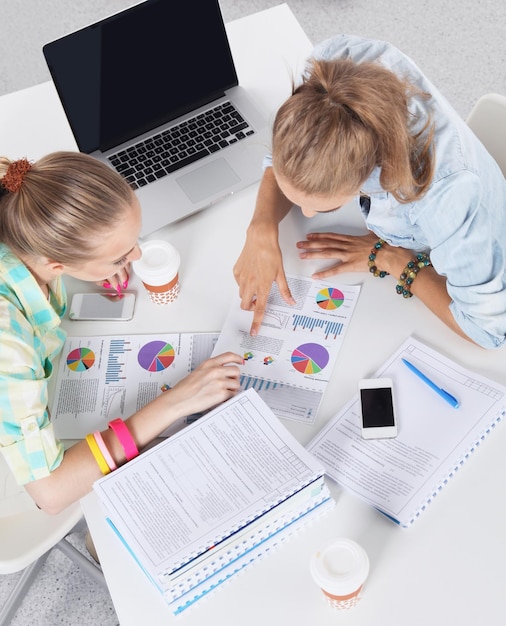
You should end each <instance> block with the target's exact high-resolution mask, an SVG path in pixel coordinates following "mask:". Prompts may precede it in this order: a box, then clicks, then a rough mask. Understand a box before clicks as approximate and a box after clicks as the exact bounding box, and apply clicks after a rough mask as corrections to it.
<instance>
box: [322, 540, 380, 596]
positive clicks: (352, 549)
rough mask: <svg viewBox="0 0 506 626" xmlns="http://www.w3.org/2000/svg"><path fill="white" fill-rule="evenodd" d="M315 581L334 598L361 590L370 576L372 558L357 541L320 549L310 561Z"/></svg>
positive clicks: (338, 542) (346, 541) (334, 544)
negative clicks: (370, 558)
mask: <svg viewBox="0 0 506 626" xmlns="http://www.w3.org/2000/svg"><path fill="white" fill-rule="evenodd" d="M310 567H311V575H312V576H313V580H314V581H315V582H316V584H318V585H319V586H320V587H321V588H322V589H324V590H325V591H326V592H327V593H329V594H331V595H333V596H345V595H348V594H350V593H353V592H354V591H356V590H357V589H358V588H359V587H361V586H362V585H363V584H364V582H365V580H366V578H367V575H368V574H369V558H368V557H367V553H366V552H365V550H364V549H363V548H362V546H360V545H359V544H358V543H356V542H355V541H352V540H351V539H347V538H340V539H336V540H334V541H332V542H331V543H329V544H326V545H325V546H323V547H322V548H320V549H319V550H318V551H317V552H316V553H315V554H314V555H313V557H312V559H311V565H310Z"/></svg>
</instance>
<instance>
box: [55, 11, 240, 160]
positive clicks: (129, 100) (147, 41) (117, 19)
mask: <svg viewBox="0 0 506 626" xmlns="http://www.w3.org/2000/svg"><path fill="white" fill-rule="evenodd" d="M43 52H44V56H45V58H46V62H47V64H48V67H49V70H50V72H51V76H52V78H53V81H54V83H55V86H56V89H57V91H58V94H59V96H60V99H61V101H62V104H63V107H64V109H65V113H66V115H67V119H68V121H69V123H70V126H71V128H72V132H73V133H74V138H75V140H76V143H77V145H78V147H79V150H80V151H81V152H86V153H91V152H94V151H95V150H97V149H101V150H103V151H105V150H108V149H110V148H113V147H115V146H117V145H119V144H121V143H122V142H124V141H128V140H129V139H132V138H133V137H136V136H137V135H140V134H142V133H144V132H147V131H149V130H151V129H153V128H155V127H157V126H159V125H160V124H163V123H165V122H168V121H170V120H172V119H174V118H176V117H178V116H179V115H183V114H185V113H187V112H189V111H192V110H193V109H195V108H197V107H199V106H202V105H204V104H206V103H207V102H210V101H212V100H214V99H215V98H217V97H219V96H221V95H222V94H223V92H224V91H225V90H226V89H229V88H230V87H233V86H235V85H237V75H236V72H235V68H234V64H233V60H232V55H231V52H230V47H229V44H228V40H227V36H226V32H225V27H224V24H223V19H222V16H221V11H220V8H219V5H218V0H181V1H179V0H178V1H177V2H172V1H171V0H146V1H145V2H142V3H141V4H139V5H136V6H134V7H132V8H131V9H127V10H126V11H123V12H121V13H119V14H117V15H115V16H113V17H110V18H107V19H105V20H102V21H100V22H98V23H97V24H94V25H92V26H88V27H86V28H83V29H82V30H79V31H77V32H75V33H72V34H70V35H67V36H65V37H63V38H61V39H58V40H56V41H54V42H52V43H49V44H46V45H45V46H44V48H43Z"/></svg>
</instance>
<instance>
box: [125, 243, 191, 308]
mask: <svg viewBox="0 0 506 626" xmlns="http://www.w3.org/2000/svg"><path fill="white" fill-rule="evenodd" d="M140 249H141V252H142V256H141V258H140V259H139V260H137V261H134V262H133V263H132V267H133V270H134V272H135V273H136V274H137V276H138V277H139V278H140V279H141V281H142V284H143V285H144V287H145V288H146V291H147V292H148V294H149V297H150V298H151V300H152V302H154V303H155V304H168V303H169V302H173V301H174V300H175V299H176V298H177V296H178V294H179V265H180V263H181V258H180V256H179V252H178V251H177V250H176V248H174V246H172V245H171V244H170V243H168V242H167V241H163V240H161V239H152V240H150V241H145V242H143V243H142V244H140Z"/></svg>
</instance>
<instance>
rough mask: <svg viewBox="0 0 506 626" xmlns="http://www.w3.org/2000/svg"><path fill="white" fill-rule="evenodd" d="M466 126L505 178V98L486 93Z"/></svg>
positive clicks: (475, 107) (496, 94)
mask: <svg viewBox="0 0 506 626" xmlns="http://www.w3.org/2000/svg"><path fill="white" fill-rule="evenodd" d="M467 124H468V125H469V127H470V128H471V130H472V131H473V132H474V134H475V135H476V136H477V137H478V139H479V140H480V141H481V142H482V144H483V145H484V146H485V148H486V149H487V150H488V151H489V152H490V154H491V155H492V156H493V157H494V159H495V160H496V161H497V163H498V164H499V167H500V168H501V170H502V172H503V174H504V175H505V176H506V96H502V95H500V94H498V93H488V94H486V95H484V96H482V97H481V98H480V99H479V100H478V102H477V103H476V104H475V105H474V107H473V110H472V111H471V113H470V114H469V117H468V118H467Z"/></svg>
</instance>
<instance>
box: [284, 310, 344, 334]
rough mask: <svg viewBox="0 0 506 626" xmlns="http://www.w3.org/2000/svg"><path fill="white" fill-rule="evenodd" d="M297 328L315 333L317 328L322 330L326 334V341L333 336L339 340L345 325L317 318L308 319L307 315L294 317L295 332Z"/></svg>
mask: <svg viewBox="0 0 506 626" xmlns="http://www.w3.org/2000/svg"><path fill="white" fill-rule="evenodd" d="M297 328H301V329H302V330H309V331H310V332H313V330H314V329H315V328H317V329H321V330H323V332H324V333H325V339H328V338H329V337H331V336H333V337H334V339H337V336H338V335H340V334H341V332H342V330H343V328H344V324H343V323H342V322H331V321H328V320H322V319H318V318H316V317H308V316H307V315H294V316H293V330H297Z"/></svg>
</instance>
